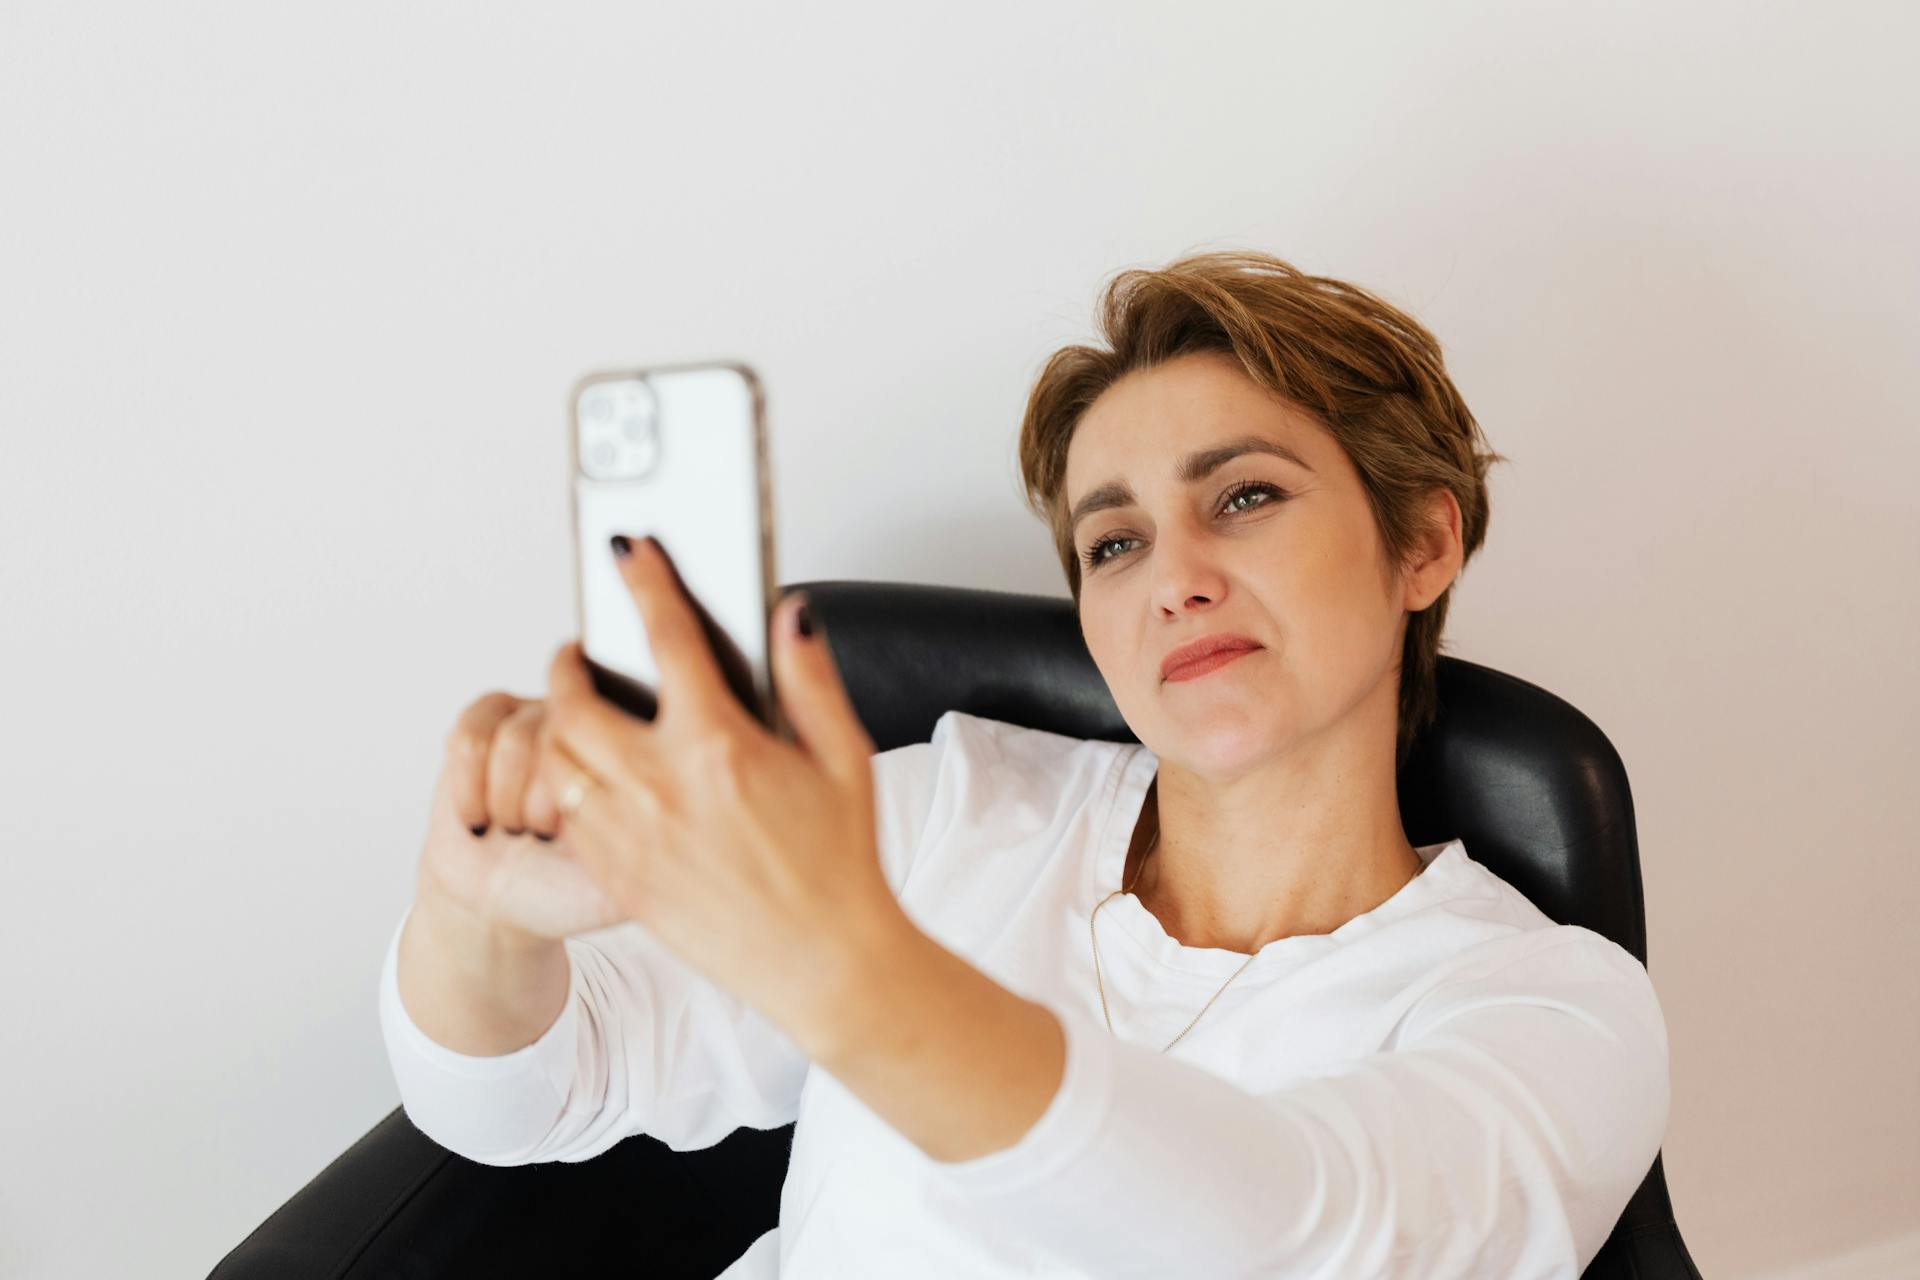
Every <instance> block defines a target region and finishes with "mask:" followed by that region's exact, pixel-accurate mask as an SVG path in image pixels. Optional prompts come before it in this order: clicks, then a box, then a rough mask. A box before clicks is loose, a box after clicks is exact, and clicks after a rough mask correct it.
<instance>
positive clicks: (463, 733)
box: [443, 690, 520, 828]
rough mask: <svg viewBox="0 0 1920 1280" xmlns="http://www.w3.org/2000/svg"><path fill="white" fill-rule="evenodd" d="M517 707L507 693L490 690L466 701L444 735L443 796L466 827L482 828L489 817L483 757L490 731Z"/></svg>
mask: <svg viewBox="0 0 1920 1280" xmlns="http://www.w3.org/2000/svg"><path fill="white" fill-rule="evenodd" d="M519 706H520V699H519V698H516V697H515V696H514V695H513V694H511V693H505V692H502V691H499V690H494V691H493V692H490V693H484V694H482V695H480V696H479V697H478V698H475V699H474V700H473V701H472V702H470V703H468V704H467V705H466V707H465V708H464V709H462V711H461V712H460V715H459V718H458V719H456V720H455V721H454V724H453V728H452V730H450V731H449V732H448V734H447V740H446V757H447V758H446V765H445V768H444V769H443V773H444V775H445V777H446V780H447V797H448V799H449V800H451V801H452V803H453V811H454V813H455V814H457V815H458V816H459V818H460V821H461V822H462V823H463V824H464V825H466V826H467V827H469V828H471V827H485V826H488V825H490V823H491V821H492V818H491V815H490V814H489V812H488V809H487V757H488V756H489V755H490V754H491V752H492V750H493V734H494V730H495V729H497V728H498V727H499V726H500V722H501V721H503V720H505V719H506V718H507V717H508V716H510V715H512V714H513V713H514V711H515V710H516V709H517V708H518V707H519Z"/></svg>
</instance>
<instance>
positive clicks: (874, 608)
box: [784, 580, 1698, 1277]
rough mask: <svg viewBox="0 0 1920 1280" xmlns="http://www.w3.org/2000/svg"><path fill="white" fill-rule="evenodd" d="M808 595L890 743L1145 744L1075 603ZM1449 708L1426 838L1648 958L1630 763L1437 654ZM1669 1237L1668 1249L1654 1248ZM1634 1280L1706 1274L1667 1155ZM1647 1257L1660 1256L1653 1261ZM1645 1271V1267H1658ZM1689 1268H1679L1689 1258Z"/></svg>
mask: <svg viewBox="0 0 1920 1280" xmlns="http://www.w3.org/2000/svg"><path fill="white" fill-rule="evenodd" d="M784 590H787V591H793V590H804V591H805V592H806V593H807V596H808V600H809V604H810V606H811V608H812V611H813V612H814V613H815V615H816V616H818V617H819V618H820V620H821V622H822V624H823V625H824V627H825V629H826V634H827V637H828V641H829V644H830V645H831V648H832V651H833V654H834V658H835V660H836V661H837V662H838V664H839V667H840V671H841V673H842V676H843V678H844V679H845V681H846V684H847V690H848V693H849V694H850V695H851V696H852V698H853V702H854V706H855V708H856V709H857V710H858V712H859V714H860V718H861V721H862V722H863V723H864V724H865V725H866V727H867V732H868V733H869V734H870V735H871V736H872V737H873V740H874V743H875V745H876V746H878V747H879V748H880V749H881V750H887V749H889V748H892V747H897V746H902V745H905V744H906V743H910V742H925V741H927V740H928V739H929V738H930V737H932V736H933V726H934V722H935V721H937V720H938V719H939V718H940V716H941V715H942V714H943V713H945V712H946V711H948V710H950V709H957V710H960V711H964V712H967V713H969V714H971V715H977V716H985V717H989V718H991V719H995V720H1004V721H1007V722H1009V723H1012V724H1020V725H1025V726H1027V727H1029V728H1035V729H1046V730H1049V731H1051V732H1054V733H1064V734H1070V735H1072V736H1074V737H1078V738H1100V739H1105V740H1107V741H1110V742H1134V741H1138V739H1137V738H1136V737H1135V736H1134V734H1133V731H1132V730H1131V729H1129V728H1128V727H1127V725H1126V722H1125V721H1124V720H1122V719H1121V718H1120V713H1119V710H1118V708H1117V707H1116V706H1115V705H1114V702H1113V698H1112V695H1111V694H1110V693H1109V692H1108V689H1107V685H1106V682H1105V680H1104V679H1103V678H1102V677H1101V675H1100V671H1099V669H1098V668H1097V667H1095V666H1094V664H1093V659H1092V657H1091V655H1089V654H1088V653H1087V649H1086V643H1085V641H1084V640H1083V639H1082V637H1081V634H1080V623H1079V619H1078V617H1077V616H1076V614H1075V612H1074V606H1073V602H1072V601H1071V600H1069V599H1067V598H1065V597H1052V596H1036V595H1025V594H1019V593H1014V592H1005V591H986V590H979V589H973V588H964V587H942V586H930V585H926V584H921V583H903V582H858V581H845V580H826V581H817V582H804V583H794V584H790V585H789V586H788V587H786V588H784ZM1437 679H1438V684H1439V698H1440V712H1439V719H1438V720H1437V721H1436V723H1435V724H1434V725H1433V726H1432V727H1431V728H1430V729H1429V730H1428V731H1427V732H1426V733H1425V734H1424V735H1422V737H1421V738H1420V739H1419V740H1418V741H1417V742H1416V743H1415V744H1414V745H1413V748H1412V749H1411V751H1410V752H1409V754H1408V758H1407V761H1406V764H1405V767H1403V768H1402V769H1401V771H1400V778H1399V793H1400V813H1401V819H1402V821H1403V822H1404V824H1405V826H1406V831H1407V838H1408V839H1409V840H1410V841H1412V842H1413V843H1414V844H1417V845H1427V844H1437V843H1440V842H1442V841H1445V840H1450V839H1454V838H1456V837H1457V838H1459V839H1462V840H1464V841H1465V843H1466V847H1467V850H1468V852H1469V853H1470V855H1471V856H1472V857H1473V858H1474V859H1475V860H1476V861H1478V862H1481V863H1483V864H1484V865H1485V866H1487V867H1488V868H1489V869H1491V870H1492V871H1493V872H1494V873H1495V874H1496V875H1498V876H1500V877H1501V878H1502V879H1504V880H1505V881H1507V883H1509V884H1511V885H1513V886H1514V887H1515V888H1516V889H1518V890H1520V891H1521V892H1522V893H1524V894H1525V895H1526V896H1527V897H1528V898H1529V899H1530V900H1531V901H1532V902H1533V903H1534V904H1535V905H1536V906H1538V907H1539V908H1540V909H1541V910H1542V911H1543V912H1545V913H1546V914H1547V915H1548V916H1550V917H1552V918H1553V919H1554V920H1555V921H1558V922H1559V923H1562V924H1577V925H1581V926H1584V927H1585V928H1588V929H1592V930H1593V931H1594V932H1595V933H1598V934H1601V935H1603V936H1605V937H1608V938H1611V939H1612V940H1613V941H1615V942H1617V943H1619V944H1620V945H1621V946H1622V947H1624V948H1626V949H1627V950H1628V951H1629V952H1631V953H1632V954H1633V955H1634V956H1635V957H1636V958H1637V959H1639V961H1640V962H1641V963H1642V964H1645V963H1646V960H1647V931H1646V915H1645V908H1644V901H1643V897H1642V891H1641V883H1640V852H1639V846H1638V843H1637V839H1636V836H1635V830H1634V820H1633V797H1632V794H1631V792H1630V791H1629V789H1628V786H1627V774H1626V768H1625V766H1624V765H1623V764H1622V763H1621V760H1620V756H1619V753H1618V752H1616V751H1615V750H1614V748H1613V744H1612V743H1610V742H1609V741H1608V740H1607V738H1606V735H1605V734H1603V733H1601V732H1600V729H1599V727H1598V726H1596V725H1595V724H1594V723H1593V722H1592V721H1591V720H1589V719H1588V718H1587V717H1586V716H1584V715H1582V714H1581V713H1580V712H1579V711H1578V710H1576V709H1575V708H1574V707H1573V706H1571V705H1570V704H1568V703H1567V702H1565V701H1563V700H1562V699H1560V698H1558V697H1555V696H1554V695H1553V694H1551V693H1548V692H1547V691H1546V690H1545V689H1541V688H1539V687H1537V686H1535V685H1531V684H1528V683H1527V682H1526V681H1524V680H1520V679H1516V678H1515V677H1513V676H1510V675H1506V674H1504V673H1502V672H1499V671H1495V670H1493V669H1492V668H1490V667H1483V666H1478V665H1476V664H1474V663H1471V662H1465V661H1462V660H1460V659H1458V658H1451V657H1446V656H1442V657H1441V658H1440V661H1439V667H1438V671H1437ZM1662 1232H1670V1233H1671V1240H1670V1241H1667V1240H1664V1239H1656V1237H1657V1236H1659V1235H1660V1233H1662ZM1629 1245H1631V1246H1632V1248H1633V1251H1634V1257H1635V1259H1636V1260H1637V1265H1638V1266H1639V1267H1640V1268H1641V1269H1640V1270H1639V1271H1638V1273H1637V1274H1640V1275H1642V1276H1668V1275H1672V1276H1688V1275H1691V1276H1696V1277H1697V1276H1698V1272H1697V1271H1695V1270H1694V1269H1693V1266H1692V1263H1691V1261H1690V1260H1689V1259H1687V1258H1686V1251H1685V1248H1684V1246H1682V1245H1681V1244H1680V1239H1679V1233H1678V1229H1677V1228H1676V1227H1674V1225H1673V1208H1672V1204H1671V1201H1670V1200H1669V1198H1668V1195H1667V1189H1666V1180H1665V1177H1664V1176H1663V1174H1662V1171H1661V1165H1660V1161H1659V1159H1658V1158H1657V1157H1656V1158H1655V1160H1654V1164H1653V1167H1652V1169H1650V1170H1649V1171H1648V1174H1647V1178H1646V1180H1645V1182H1644V1183H1642V1185H1641V1187H1640V1189H1639V1190H1638V1191H1636V1192H1635V1193H1634V1196H1633V1199H1632V1200H1631V1201H1630V1202H1629V1203H1628V1206H1627V1209H1626V1212H1625V1213H1624V1214H1623V1215H1622V1217H1621V1219H1620V1223H1619V1225H1618V1226H1616V1227H1615V1229H1614V1236H1613V1238H1612V1239H1610V1240H1609V1241H1608V1246H1607V1250H1604V1251H1603V1253H1602V1258H1601V1259H1596V1260H1595V1266H1593V1267H1589V1269H1588V1271H1587V1275H1588V1276H1590V1277H1592V1276H1598V1275H1601V1274H1614V1272H1613V1271H1603V1270H1602V1269H1601V1267H1600V1263H1601V1262H1602V1260H1603V1259H1608V1258H1611V1259H1614V1260H1615V1263H1614V1265H1618V1266H1619V1267H1621V1268H1622V1269H1620V1270H1619V1271H1618V1274H1621V1275H1626V1274H1633V1273H1632V1272H1630V1271H1628V1270H1626V1269H1624V1268H1625V1267H1628V1266H1632V1265H1635V1263H1629V1262H1628V1261H1627V1260H1626V1259H1625V1257H1624V1256H1623V1254H1624V1252H1625V1251H1626V1250H1627V1249H1628V1247H1629ZM1650 1251H1656V1252H1658V1254H1659V1256H1660V1257H1661V1258H1662V1259H1672V1258H1674V1257H1675V1256H1676V1255H1677V1258H1678V1260H1679V1261H1678V1262H1652V1259H1650V1258H1649V1257H1648V1254H1649V1252H1650ZM1650 1263H1651V1264H1652V1265H1651V1266H1650ZM1681 1264H1684V1265H1681Z"/></svg>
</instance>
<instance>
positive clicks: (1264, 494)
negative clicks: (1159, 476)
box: [1080, 480, 1286, 570]
mask: <svg viewBox="0 0 1920 1280" xmlns="http://www.w3.org/2000/svg"><path fill="white" fill-rule="evenodd" d="M1285 496H1286V494H1284V493H1282V492H1281V491H1280V489H1279V488H1278V487H1277V486H1275V485H1270V484H1268V483H1266V482H1265V481H1264V480H1248V481H1246V482H1244V483H1242V484H1237V485H1235V486H1233V488H1231V489H1229V490H1227V492H1226V494H1225V496H1223V497H1222V498H1221V499H1220V509H1221V512H1222V513H1223V514H1233V515H1238V514H1241V513H1244V512H1248V511H1258V510H1259V509H1260V508H1262V507H1267V506H1271V505H1272V504H1273V503H1274V502H1276V501H1278V500H1279V499H1281V498H1284V497H1285ZM1247 497H1258V498H1261V499H1263V500H1262V501H1260V502H1255V503H1251V504H1249V505H1247V506H1235V505H1234V504H1235V503H1237V502H1239V500H1240V499H1241V498H1247ZM1138 541H1139V539H1138V538H1102V539H1100V540H1099V541H1098V542H1096V543H1094V544H1093V545H1092V546H1090V547H1088V548H1087V550H1086V553H1085V554H1084V555H1082V556H1081V557H1080V558H1081V559H1082V560H1083V561H1084V562H1085V563H1086V566H1087V568H1088V569H1090V570H1092V569H1098V568H1099V567H1100V566H1101V565H1103V564H1106V563H1107V562H1108V561H1109V560H1117V559H1119V558H1120V557H1119V556H1118V555H1111V556H1110V555H1106V554H1104V553H1105V551H1106V549H1107V548H1108V547H1117V546H1123V545H1125V544H1126V543H1129V542H1138Z"/></svg>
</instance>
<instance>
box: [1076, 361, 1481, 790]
mask: <svg viewBox="0 0 1920 1280" xmlns="http://www.w3.org/2000/svg"><path fill="white" fill-rule="evenodd" d="M1248 444H1252V445H1254V446H1256V447H1254V448H1251V449H1248V448H1246V446H1247V445H1248ZM1260 445H1266V446H1270V447H1271V448H1272V449H1274V450H1277V451H1285V452H1287V453H1290V454H1291V455H1292V458H1288V457H1283V456H1277V454H1276V452H1268V451H1263V450H1261V449H1260V448H1259V447H1258V446H1260ZM1183 472H1184V473H1185V474H1183ZM1066 491H1067V507H1068V510H1069V511H1070V512H1072V513H1074V514H1075V516H1077V521H1076V524H1075V526H1074V531H1073V544H1074V548H1075V551H1076V553H1077V554H1078V555H1080V557H1081V562H1080V573H1081V589H1080V626H1081V631H1082V633H1083V634H1084V636H1085V638H1086V643H1087V648H1088V650H1089V652H1090V653H1091V654H1092V656H1093V660H1094V662H1095V664H1096V665H1097V666H1098V667H1099V668H1100V672H1101V674H1102V675H1103V676H1104V677H1105V678H1106V681H1107V685H1108V687H1109V689H1111V690H1112V692H1113V696H1114V700H1115V702H1116V703H1117V704H1118V706H1119V709H1120V713H1121V715H1122V716H1123V717H1125V719H1126V721H1127V724H1128V726H1129V727H1130V728H1132V729H1133V731H1134V733H1135V734H1136V735H1137V736H1138V737H1139V738H1140V740H1141V741H1142V742H1144V743H1146V744H1147V745H1148V746H1149V747H1151V748H1152V749H1153V750H1154V752H1155V754H1156V755H1159V756H1161V757H1163V758H1168V757H1171V758H1173V759H1176V760H1177V761H1179V763H1180V764H1182V765H1183V766H1185V767H1186V768H1188V769H1191V770H1193V771H1195V772H1197V773H1201V774H1206V775H1208V776H1213V777H1222V778H1224V777H1231V776H1235V775H1237V774H1240V773H1242V772H1244V771H1246V770H1248V769H1251V768H1253V767H1255V766H1256V765H1258V764H1260V763H1261V762H1263V761H1265V760H1268V759H1270V758H1273V757H1275V756H1278V755H1287V754H1290V753H1292V752H1294V751H1295V750H1296V749H1297V748H1300V747H1302V746H1311V745H1312V744H1313V742H1314V741H1315V740H1316V736H1317V735H1325V734H1326V733H1327V731H1328V730H1330V729H1337V730H1339V731H1340V732H1351V731H1354V730H1359V731H1361V732H1364V733H1377V734H1384V742H1385V747H1386V749H1388V750H1391V747H1392V744H1393V740H1394V732H1395V725H1396V723H1397V721H1396V716H1397V710H1398V707H1397V695H1396V693H1395V685H1394V683H1393V679H1392V669H1393V666H1394V664H1395V663H1396V662H1397V661H1398V658H1399V653H1400V645H1401V636H1402V634H1403V626H1402V619H1403V608H1404V607H1406V606H1405V602H1404V599H1403V596H1404V595H1405V594H1406V593H1405V591H1403V588H1402V587H1401V585H1400V584H1399V582H1397V581H1396V575H1394V574H1392V573H1391V572H1390V571H1389V569H1388V568H1387V567H1386V566H1384V565H1383V564H1382V563H1381V544H1380V540H1379V535H1378V533H1377V531H1376V530H1375V527H1374V521H1373V514H1372V511H1371V509H1370V508H1369V506H1368V503H1367V499H1366V495H1365V493H1364V491H1363V490H1362V489H1361V486H1360V478H1359V475H1358V473H1357V472H1356V471H1355V470H1354V468H1353V464H1352V462H1351V461H1350V460H1349V459H1348V458H1347V455H1346V451H1345V450H1344V449H1342V448H1341V447H1340V445H1339V443H1338V442H1337V441H1336V440H1335V439H1334V438H1333V436H1332V434H1331V433H1329V432H1328V431H1327V430H1326V428H1324V427H1322V426H1321V425H1320V424H1319V423H1318V422H1316V421H1315V420H1314V419H1313V418H1312V417H1311V416H1309V415H1308V414H1306V413H1305V412H1304V411H1302V410H1300V409H1297V408H1294V407H1293V406H1291V405H1289V404H1286V403H1284V402H1282V401H1280V400H1279V399H1277V398H1276V397H1274V396H1272V395H1271V394H1270V393H1268V392H1267V391H1265V390H1264V389H1263V388H1261V387H1260V386H1259V385H1258V384H1257V383H1255V382H1254V381H1253V380H1252V379H1251V378H1249V377H1248V376H1247V375H1246V373H1245V372H1244V371H1243V370H1242V369H1241V368H1240V365H1239V363H1238V362H1237V361H1236V360H1235V359H1234V358H1233V357H1232V356H1229V355H1224V354H1214V353H1205V354H1197V355H1188V356H1182V357H1180V358H1178V359H1176V360H1171V361H1168V362H1167V363H1165V364H1162V365H1159V366H1156V367H1154V368H1152V369H1146V370H1140V371H1136V372H1134V373H1132V374H1129V375H1127V376H1126V377H1125V378H1122V379H1121V380H1120V381H1118V382H1116V383H1114V384H1113V385H1112V386H1111V387H1109V388H1108V389H1107V390H1106V391H1105V392H1104V393H1102V394H1101V396H1100V397H1099V398H1098V399H1097V400H1095V401H1094V403H1093V405H1092V406H1091V407H1090V408H1089V409H1088V410H1087V412H1086V413H1085V414H1084V415H1083V416H1082V418H1081V421H1080V424H1079V426H1078V427H1077V428H1076V430H1075V432H1074V437H1073V441H1072V444H1071V446H1070V447H1069V451H1068V455H1067V477H1066ZM1081 504H1086V508H1087V509H1086V510H1085V511H1083V510H1082V507H1081ZM1090 553H1091V554H1092V555H1093V556H1094V560H1093V562H1092V563H1089V561H1088V560H1087V556H1088V555H1089V554H1090ZM1451 579H1452V572H1451V571H1450V570H1449V571H1447V572H1446V574H1445V581H1441V582H1439V585H1438V586H1437V587H1434V588H1433V590H1432V592H1431V595H1426V598H1425V599H1422V600H1421V601H1420V602H1419V604H1417V605H1415V606H1414V607H1424V605H1425V603H1427V602H1428V601H1429V600H1430V599H1431V598H1433V597H1435V596H1437V595H1438V594H1439V590H1441V589H1444V587H1445V585H1446V582H1448V581H1451ZM1421 594H1423V595H1424V594H1425V593H1424V592H1423V593H1421ZM1216 633H1227V634H1233V635H1239V636H1245V637H1248V638H1250V639H1251V640H1253V641H1254V642H1255V643H1257V644H1258V645H1259V646H1261V647H1260V648H1258V649H1255V650H1253V651H1251V652H1249V653H1246V654H1245V655H1243V656H1241V657H1239V658H1237V659H1235V660H1234V661H1231V662H1228V663H1226V664H1225V665H1223V666H1218V667H1215V668H1214V669H1213V670H1211V671H1209V672H1207V673H1206V674H1203V675H1200V676H1198V677H1196V678H1193V679H1187V680H1167V679H1164V678H1163V677H1162V674H1161V663H1162V661H1163V659H1165V658H1166V657H1167V655H1168V654H1169V653H1170V652H1171V651H1172V650H1173V649H1175V648H1177V647H1178V646H1180V645H1183V644H1186V643H1187V642H1188V641H1191V640H1193V639H1195V638H1196V637H1200V636H1206V635H1213V634H1216ZM1354 717H1358V719H1355V718H1354ZM1343 745H1350V744H1343Z"/></svg>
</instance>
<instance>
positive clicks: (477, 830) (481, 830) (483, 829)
mask: <svg viewBox="0 0 1920 1280" xmlns="http://www.w3.org/2000/svg"><path fill="white" fill-rule="evenodd" d="M467 830H469V831H471V832H473V834H474V835H476V836H483V835H485V834H487V824H486V823H484V822H483V823H481V824H480V825H479V826H477V827H468V828H467Z"/></svg>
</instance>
